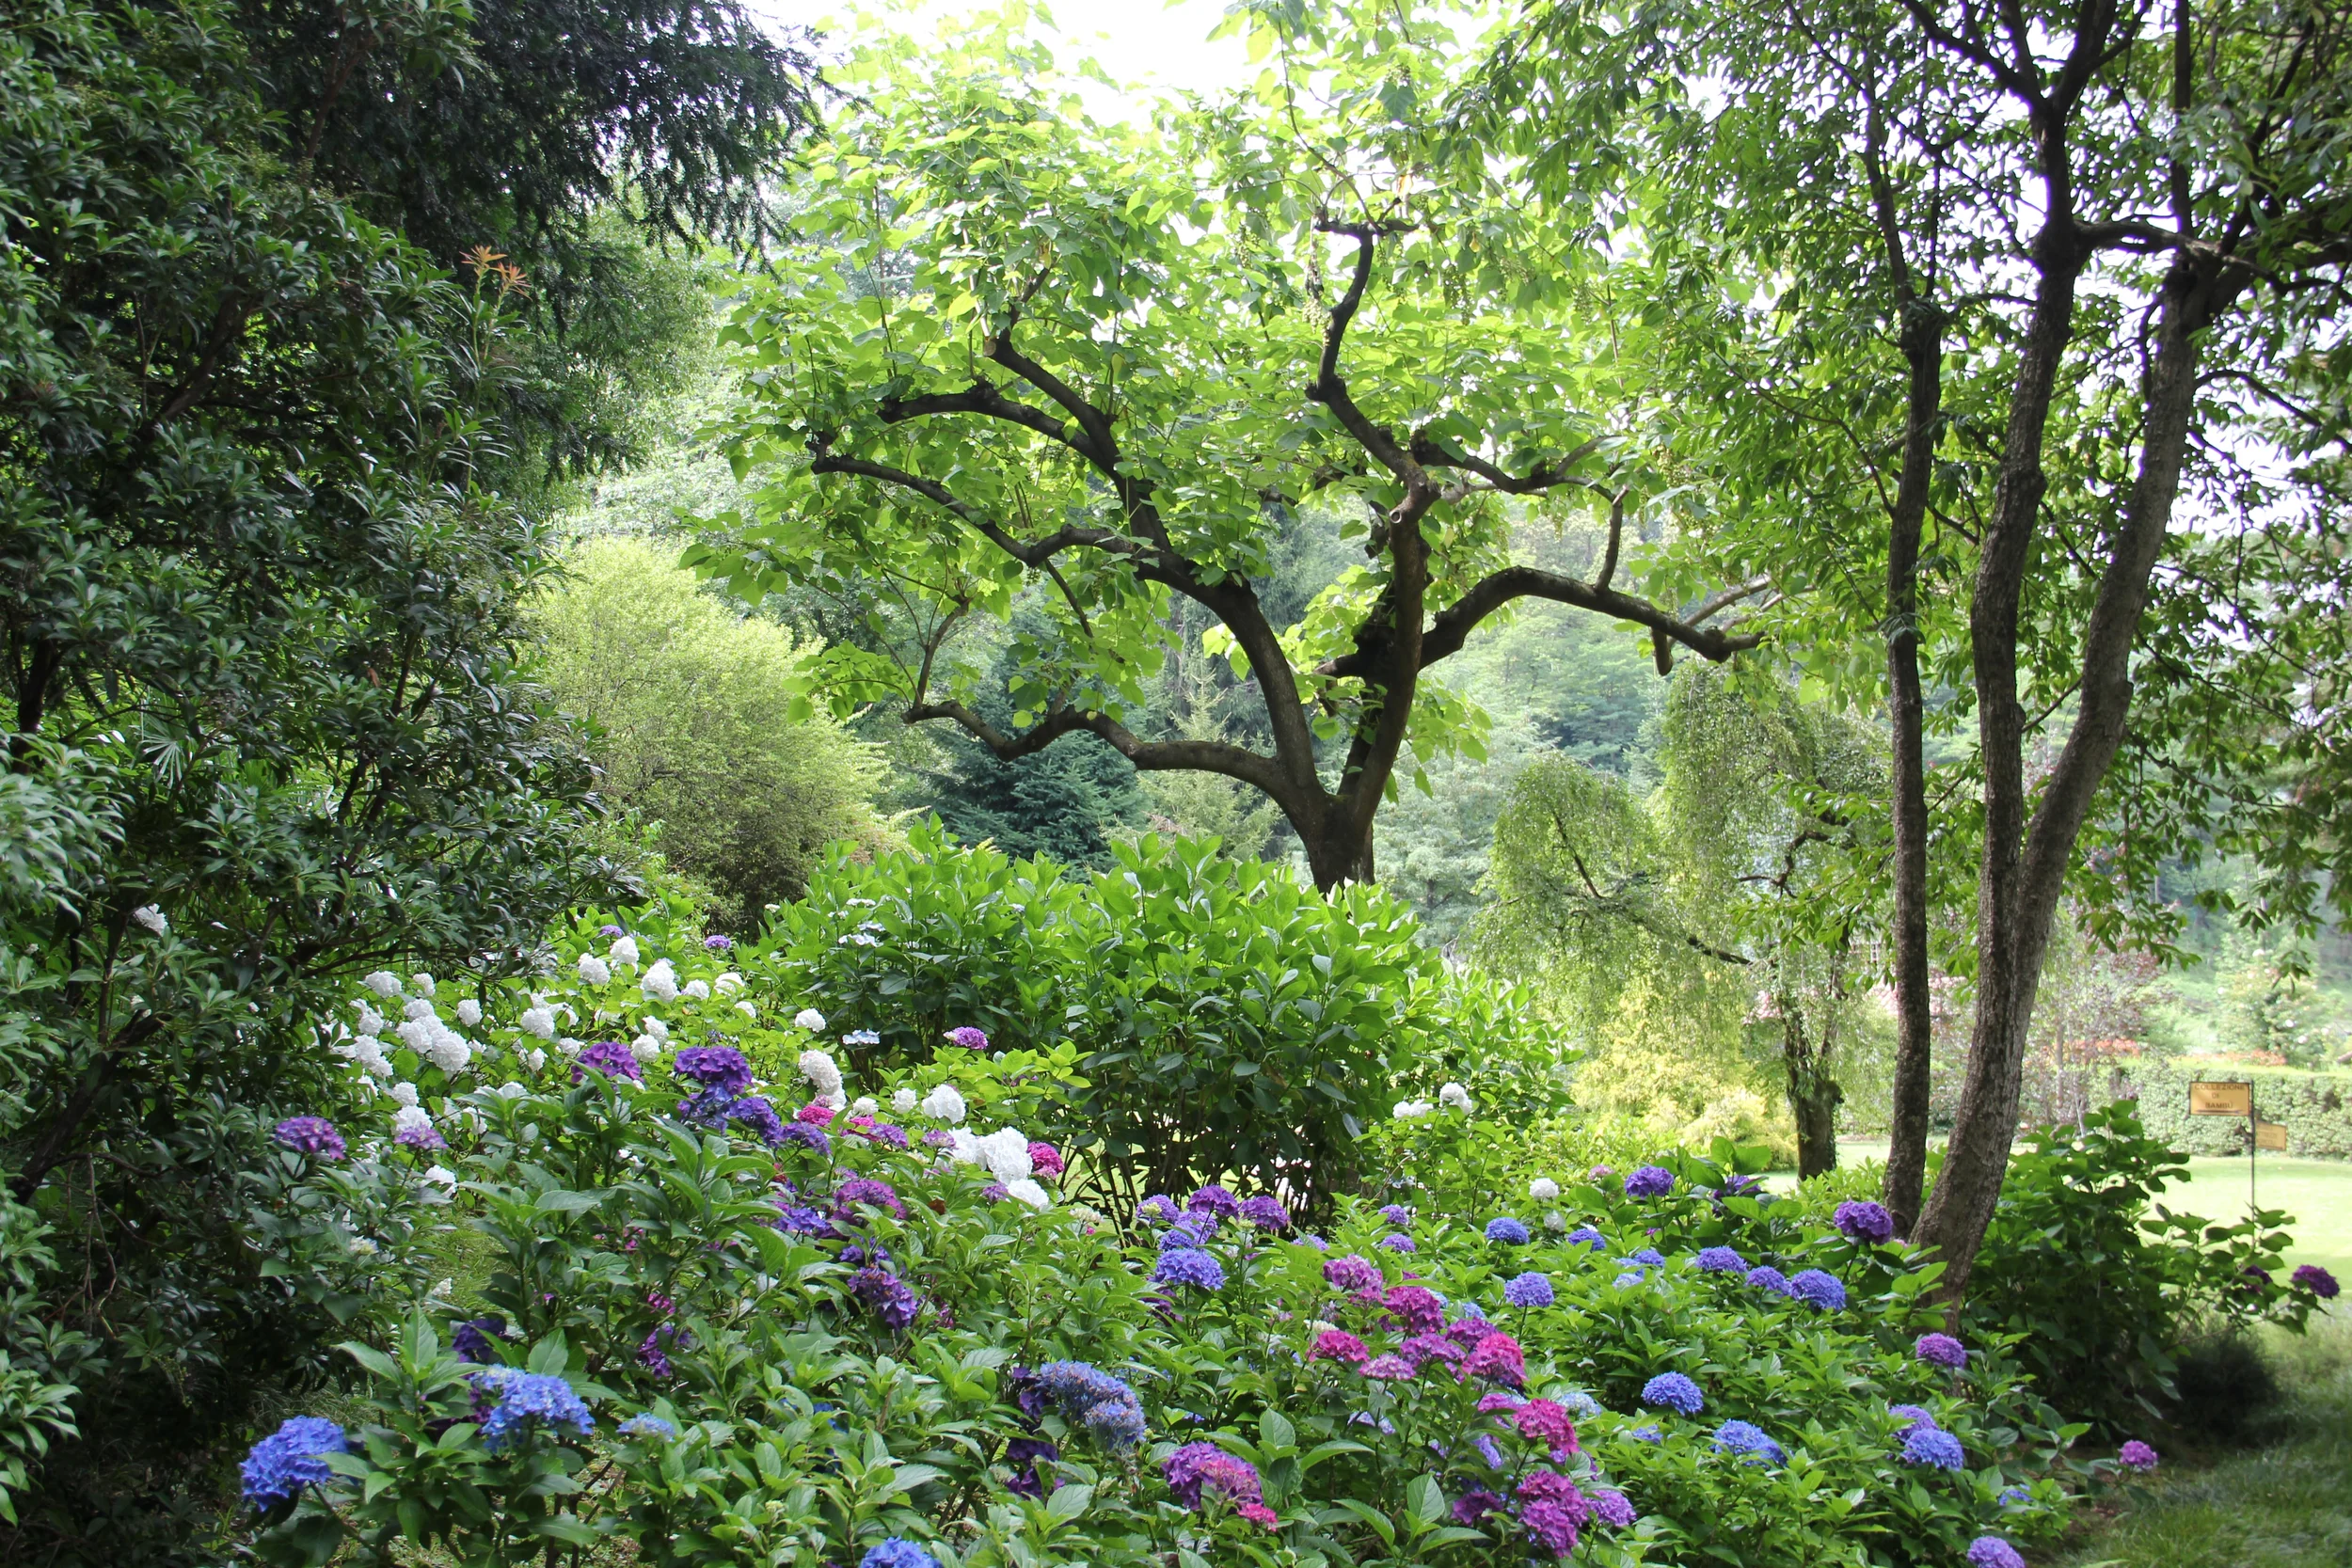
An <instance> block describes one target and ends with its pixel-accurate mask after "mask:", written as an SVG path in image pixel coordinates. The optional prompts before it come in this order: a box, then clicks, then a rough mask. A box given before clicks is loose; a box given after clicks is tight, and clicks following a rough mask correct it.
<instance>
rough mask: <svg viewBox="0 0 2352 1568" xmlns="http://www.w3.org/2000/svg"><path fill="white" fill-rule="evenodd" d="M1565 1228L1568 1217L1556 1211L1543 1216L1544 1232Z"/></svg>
mask: <svg viewBox="0 0 2352 1568" xmlns="http://www.w3.org/2000/svg"><path fill="white" fill-rule="evenodd" d="M1567 1227H1568V1216H1567V1215H1565V1214H1564V1213H1562V1212H1560V1211H1559V1210H1557V1209H1554V1210H1553V1211H1552V1212H1550V1213H1549V1214H1546V1215H1545V1216H1544V1228H1545V1229H1546V1230H1554V1231H1559V1230H1565V1229H1567Z"/></svg>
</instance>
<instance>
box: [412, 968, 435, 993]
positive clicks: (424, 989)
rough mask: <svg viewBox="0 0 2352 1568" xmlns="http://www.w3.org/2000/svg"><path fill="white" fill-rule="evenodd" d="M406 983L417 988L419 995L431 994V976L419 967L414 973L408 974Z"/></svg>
mask: <svg viewBox="0 0 2352 1568" xmlns="http://www.w3.org/2000/svg"><path fill="white" fill-rule="evenodd" d="M408 983H409V984H410V985H412V986H414V987H416V988H417V994H418V995H419V996H430V995H432V994H433V989H434V988H433V976H432V975H430V974H426V973H425V972H424V971H423V970H419V971H417V972H416V973H415V974H411V975H410V976H408Z"/></svg>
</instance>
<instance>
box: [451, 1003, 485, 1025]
mask: <svg viewBox="0 0 2352 1568" xmlns="http://www.w3.org/2000/svg"><path fill="white" fill-rule="evenodd" d="M457 1022H460V1023H462V1024H464V1025H465V1026H466V1027H467V1028H469V1029H471V1028H472V1027H474V1026H475V1025H476V1024H478V1023H480V1022H482V1004H481V1003H479V1002H476V1001H475V1000H474V999H473V998H472V997H470V996H469V997H467V998H466V999H465V1000H464V1001H463V1002H460V1003H459V1004H457Z"/></svg>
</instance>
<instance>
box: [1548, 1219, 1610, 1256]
mask: <svg viewBox="0 0 2352 1568" xmlns="http://www.w3.org/2000/svg"><path fill="white" fill-rule="evenodd" d="M1560 1241H1561V1244H1562V1245H1564V1246H1588V1247H1591V1248H1592V1249H1593V1250H1594V1251H1595V1252H1607V1251H1608V1250H1609V1238H1608V1237H1606V1236H1604V1235H1602V1234H1601V1233H1600V1232H1599V1231H1597V1230H1595V1229H1594V1228H1593V1227H1591V1226H1589V1225H1580V1226H1578V1227H1576V1228H1575V1229H1574V1230H1571V1231H1569V1232H1568V1233H1567V1234H1566V1235H1565V1236H1563V1237H1562V1238H1561V1239H1560Z"/></svg>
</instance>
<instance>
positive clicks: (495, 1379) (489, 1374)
mask: <svg viewBox="0 0 2352 1568" xmlns="http://www.w3.org/2000/svg"><path fill="white" fill-rule="evenodd" d="M474 1388H475V1391H476V1392H478V1393H483V1394H487V1395H489V1396H490V1397H491V1398H493V1399H494V1400H496V1402H497V1403H496V1404H495V1405H494V1406H493V1407H492V1408H491V1411H490V1416H489V1419H487V1420H485V1421H484V1422H483V1423H482V1446H483V1447H484V1448H485V1449H489V1450H490V1451H491V1452H492V1453H496V1452H498V1451H499V1449H502V1448H504V1447H505V1446H506V1445H507V1444H509V1443H511V1442H513V1441H514V1440H515V1439H516V1437H517V1436H519V1435H521V1433H524V1432H525V1431H527V1430H528V1423H530V1422H532V1421H537V1422H539V1423H540V1424H542V1425H543V1426H546V1427H548V1428H549V1429H554V1428H559V1427H569V1428H571V1429H572V1430H573V1431H574V1432H577V1433H582V1434H583V1435H584V1434H585V1433H590V1432H593V1431H595V1430H596V1419H595V1418H593V1417H591V1416H590V1415H589V1414H588V1407H587V1405H585V1404H583V1403H581V1402H580V1396H579V1395H578V1394H577V1393H575V1392H573V1390H572V1386H571V1385H570V1384H568V1383H566V1382H564V1380H563V1379H562V1378H560V1377H557V1376H554V1375H553V1374H551V1373H545V1372H526V1371H518V1370H516V1369H515V1368H512V1367H485V1368H483V1369H482V1370H480V1371H478V1372H476V1373H475V1374H474Z"/></svg>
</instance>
